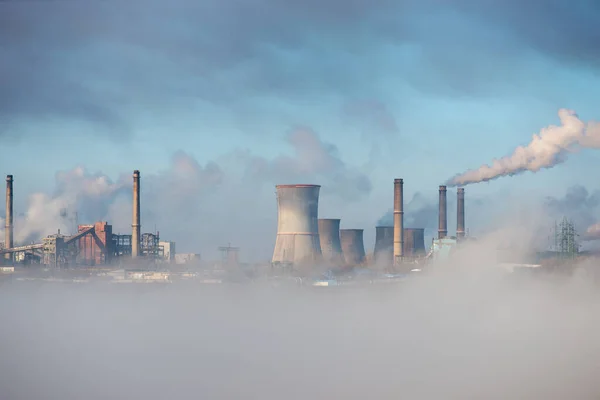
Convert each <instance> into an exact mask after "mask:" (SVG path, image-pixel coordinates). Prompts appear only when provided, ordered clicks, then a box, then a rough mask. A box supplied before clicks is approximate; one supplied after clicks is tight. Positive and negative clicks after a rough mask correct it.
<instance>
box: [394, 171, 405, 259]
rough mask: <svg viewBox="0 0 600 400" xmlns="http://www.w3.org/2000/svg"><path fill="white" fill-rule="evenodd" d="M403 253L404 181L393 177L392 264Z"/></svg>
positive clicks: (400, 257)
mask: <svg viewBox="0 0 600 400" xmlns="http://www.w3.org/2000/svg"><path fill="white" fill-rule="evenodd" d="M403 255H404V181H403V180H402V179H394V260H393V261H394V265H398V264H400V263H401V262H402V257H403Z"/></svg>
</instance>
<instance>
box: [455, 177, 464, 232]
mask: <svg viewBox="0 0 600 400" xmlns="http://www.w3.org/2000/svg"><path fill="white" fill-rule="evenodd" d="M464 237H465V188H458V189H457V190H456V239H457V240H460V239H464Z"/></svg>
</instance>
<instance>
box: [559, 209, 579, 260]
mask: <svg viewBox="0 0 600 400" xmlns="http://www.w3.org/2000/svg"><path fill="white" fill-rule="evenodd" d="M578 236H579V235H578V234H577V231H576V230H575V225H573V223H572V222H571V221H570V220H569V219H567V217H564V218H563V219H562V221H561V222H559V223H555V224H554V251H555V252H556V253H557V256H558V257H559V258H562V259H573V258H575V257H577V254H578V253H579V243H578V242H577V237H578Z"/></svg>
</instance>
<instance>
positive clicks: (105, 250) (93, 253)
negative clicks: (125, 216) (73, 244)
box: [77, 222, 115, 266]
mask: <svg viewBox="0 0 600 400" xmlns="http://www.w3.org/2000/svg"><path fill="white" fill-rule="evenodd" d="M90 229H92V230H93V234H89V235H84V236H83V237H82V238H80V239H79V241H78V244H77V247H78V250H79V251H78V254H77V255H78V257H77V262H78V264H80V265H90V266H92V265H102V264H109V263H110V261H111V258H112V256H113V254H114V253H115V251H114V249H113V233H112V225H109V224H108V222H96V223H95V224H93V225H79V226H78V227H77V232H78V233H79V234H81V233H83V232H87V231H89V230H90Z"/></svg>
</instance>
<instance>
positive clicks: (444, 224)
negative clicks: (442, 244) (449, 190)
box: [438, 185, 448, 239]
mask: <svg viewBox="0 0 600 400" xmlns="http://www.w3.org/2000/svg"><path fill="white" fill-rule="evenodd" d="M446 236H448V217H447V205H446V186H443V185H442V186H440V209H439V221H438V239H443V238H445V237H446Z"/></svg>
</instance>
